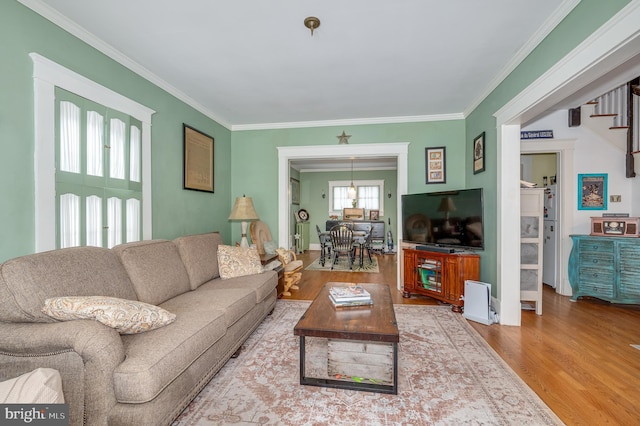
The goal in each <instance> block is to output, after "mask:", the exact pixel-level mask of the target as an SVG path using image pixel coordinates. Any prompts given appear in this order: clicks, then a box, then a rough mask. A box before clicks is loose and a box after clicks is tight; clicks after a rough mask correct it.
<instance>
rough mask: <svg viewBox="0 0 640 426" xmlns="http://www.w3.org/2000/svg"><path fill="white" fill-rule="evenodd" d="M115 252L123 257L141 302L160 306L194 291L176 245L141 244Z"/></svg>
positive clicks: (116, 248)
mask: <svg viewBox="0 0 640 426" xmlns="http://www.w3.org/2000/svg"><path fill="white" fill-rule="evenodd" d="M112 250H113V251H114V252H115V253H117V254H118V256H120V261H121V262H122V264H123V265H124V267H125V269H126V270H127V273H128V274H129V278H130V280H131V283H132V284H133V288H134V290H135V292H136V294H137V295H138V297H137V298H138V300H140V301H142V302H146V303H150V304H152V305H159V304H160V303H162V302H164V301H166V300H169V299H171V298H172V297H174V296H177V295H179V294H182V293H184V292H186V291H189V290H191V287H190V285H189V276H188V275H187V270H186V269H185V267H184V264H183V263H182V258H181V257H180V253H178V247H177V246H176V245H175V244H174V243H173V242H171V241H166V240H148V241H138V242H135V243H127V244H121V245H119V246H116V247H114V248H113V249H112Z"/></svg>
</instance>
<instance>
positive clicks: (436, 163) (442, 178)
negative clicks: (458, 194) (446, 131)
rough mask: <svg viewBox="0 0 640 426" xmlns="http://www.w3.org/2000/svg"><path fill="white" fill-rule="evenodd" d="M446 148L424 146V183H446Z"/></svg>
mask: <svg viewBox="0 0 640 426" xmlns="http://www.w3.org/2000/svg"><path fill="white" fill-rule="evenodd" d="M446 150H447V148H446V147H444V146H439V147H436V148H425V166H426V172H427V176H426V183H446V182H447V175H446V171H445V165H446Z"/></svg>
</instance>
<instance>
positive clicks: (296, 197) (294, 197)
mask: <svg viewBox="0 0 640 426" xmlns="http://www.w3.org/2000/svg"><path fill="white" fill-rule="evenodd" d="M290 182H291V204H296V205H299V204H300V181H299V180H298V179H296V178H291V179H290Z"/></svg>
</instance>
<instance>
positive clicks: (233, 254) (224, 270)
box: [218, 245, 262, 280]
mask: <svg viewBox="0 0 640 426" xmlns="http://www.w3.org/2000/svg"><path fill="white" fill-rule="evenodd" d="M218 269H219V270H220V278H222V279H223V280H226V279H229V278H235V277H242V276H244V275H253V274H259V273H260V272H262V264H261V263H260V255H259V254H258V250H256V248H255V247H249V248H242V247H233V246H225V245H219V246H218Z"/></svg>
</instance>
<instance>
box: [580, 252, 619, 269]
mask: <svg viewBox="0 0 640 426" xmlns="http://www.w3.org/2000/svg"><path fill="white" fill-rule="evenodd" d="M614 258H615V257H614V255H613V252H611V253H606V252H589V251H586V252H582V253H580V264H579V268H590V267H591V268H607V269H613V266H614Z"/></svg>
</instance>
